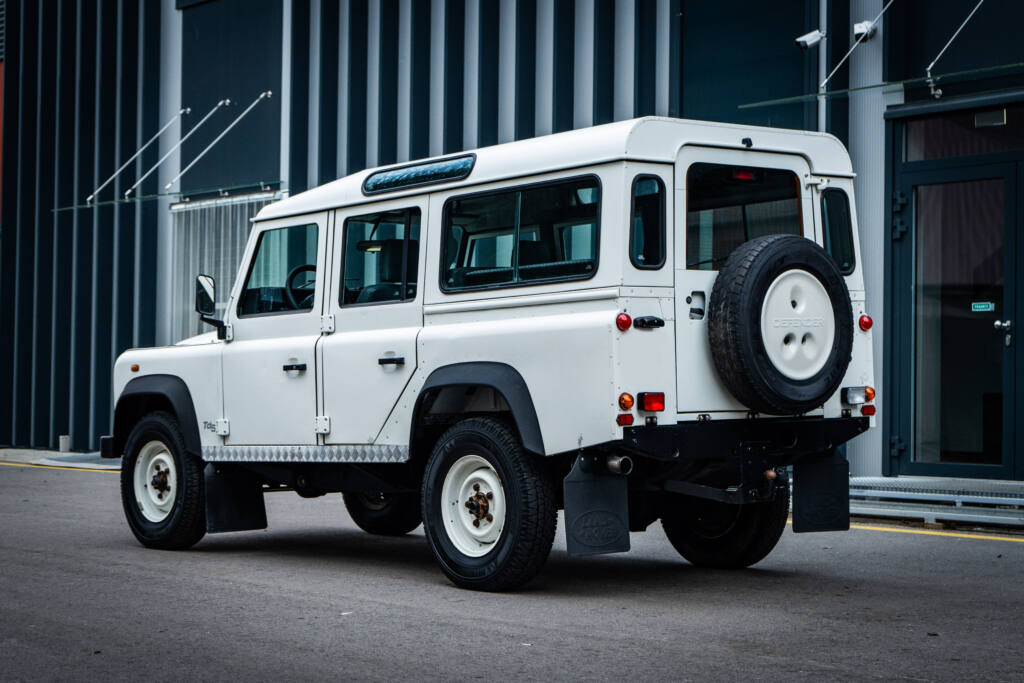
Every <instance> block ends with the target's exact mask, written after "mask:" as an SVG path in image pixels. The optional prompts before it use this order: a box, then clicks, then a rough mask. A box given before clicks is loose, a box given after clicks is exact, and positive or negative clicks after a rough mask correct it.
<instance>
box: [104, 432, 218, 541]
mask: <svg viewBox="0 0 1024 683" xmlns="http://www.w3.org/2000/svg"><path fill="white" fill-rule="evenodd" d="M121 502H122V505H123V507H124V513H125V517H126V518H127V520H128V526H129V527H130V528H131V530H132V533H133V534H135V538H137V539H138V540H139V542H140V543H142V545H144V546H146V547H148V548H160V549H164V550H180V549H184V548H188V547H191V546H192V545H195V544H196V543H198V542H199V539H201V538H202V537H203V536H204V535H205V534H206V508H205V504H206V501H205V496H204V489H203V462H202V460H200V459H199V458H197V457H195V456H193V455H189V454H188V453H186V452H185V439H184V437H183V436H182V434H181V428H180V427H179V426H178V422H177V420H175V418H174V416H173V415H171V414H169V413H165V412H156V413H150V414H149V415H146V416H145V417H143V418H142V419H141V420H139V422H138V424H136V425H135V427H134V428H133V429H132V431H131V434H129V436H128V441H127V443H126V444H125V451H124V458H123V460H122V462H121Z"/></svg>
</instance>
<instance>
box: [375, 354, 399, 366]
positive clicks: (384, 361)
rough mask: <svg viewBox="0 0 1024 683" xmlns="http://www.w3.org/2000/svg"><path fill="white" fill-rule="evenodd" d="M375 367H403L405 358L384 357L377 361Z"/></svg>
mask: <svg viewBox="0 0 1024 683" xmlns="http://www.w3.org/2000/svg"><path fill="white" fill-rule="evenodd" d="M377 365H405V358H403V357H402V356H385V357H384V358H378V359H377Z"/></svg>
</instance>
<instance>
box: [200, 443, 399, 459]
mask: <svg viewBox="0 0 1024 683" xmlns="http://www.w3.org/2000/svg"><path fill="white" fill-rule="evenodd" d="M203 460H205V461H206V462H366V463H391V462H407V461H408V460H409V447H408V446H399V445H390V444H389V445H370V444H366V445H362V444H356V445H343V446H203Z"/></svg>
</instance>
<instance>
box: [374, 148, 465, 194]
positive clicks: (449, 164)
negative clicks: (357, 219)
mask: <svg viewBox="0 0 1024 683" xmlns="http://www.w3.org/2000/svg"><path fill="white" fill-rule="evenodd" d="M474 164H476V155H475V154H465V155H463V156H459V157H452V158H450V159H440V160H437V161H427V162H421V163H415V164H407V165H405V166H399V167H398V168H391V169H386V170H383V171H377V172H375V173H371V174H370V175H369V176H367V177H366V180H364V181H363V194H378V193H381V192H392V191H396V190H404V189H406V188H410V187H419V186H421V185H432V184H434V183H443V182H446V181H449V180H464V179H465V178H468V177H469V174H470V173H471V172H472V171H473V165H474Z"/></svg>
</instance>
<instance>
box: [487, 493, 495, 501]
mask: <svg viewBox="0 0 1024 683" xmlns="http://www.w3.org/2000/svg"><path fill="white" fill-rule="evenodd" d="M491 498H494V494H493V493H491V492H490V491H488V492H487V500H490V499H491Z"/></svg>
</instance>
